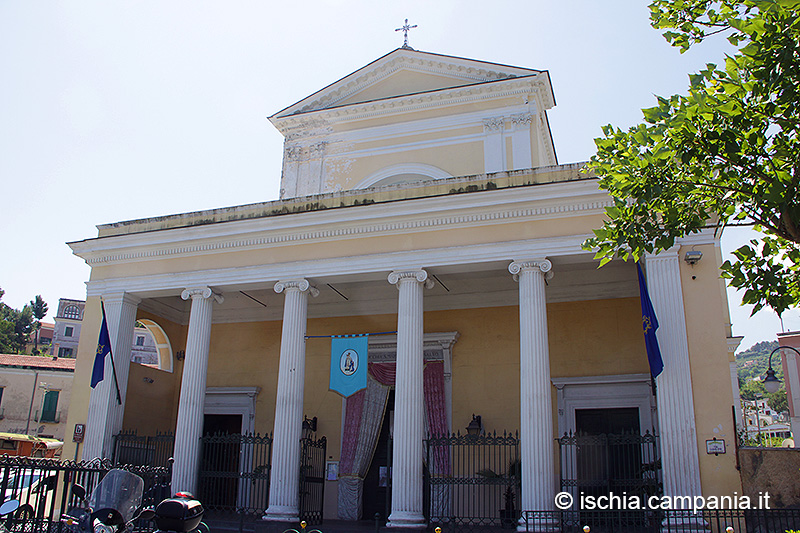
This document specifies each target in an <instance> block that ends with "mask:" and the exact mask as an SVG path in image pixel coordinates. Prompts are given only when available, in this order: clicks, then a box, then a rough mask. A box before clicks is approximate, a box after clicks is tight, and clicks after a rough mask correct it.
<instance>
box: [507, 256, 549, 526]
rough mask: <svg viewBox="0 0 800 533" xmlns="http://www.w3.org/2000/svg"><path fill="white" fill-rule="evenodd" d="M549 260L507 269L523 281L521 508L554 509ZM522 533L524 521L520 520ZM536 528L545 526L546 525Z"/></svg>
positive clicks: (521, 286) (521, 296) (514, 265)
mask: <svg viewBox="0 0 800 533" xmlns="http://www.w3.org/2000/svg"><path fill="white" fill-rule="evenodd" d="M552 266H553V265H552V263H550V261H548V260H547V259H536V260H531V261H514V262H513V263H511V264H510V265H509V267H508V270H509V272H511V273H512V274H514V276H515V278H516V279H517V281H519V380H520V432H519V436H520V465H521V470H522V494H521V495H520V500H521V501H520V506H521V507H520V508H521V509H523V510H532V511H549V510H551V509H553V505H554V503H553V501H554V500H553V498H554V497H555V494H556V491H555V487H556V485H555V466H554V459H553V453H554V450H553V405H552V403H553V402H552V385H551V383H550V349H549V346H548V337H547V307H546V302H545V283H544V282H545V277H552V273H551V272H550V269H551V268H552ZM520 524H521V525H520V527H521V528H522V529H521V530H522V531H525V529H524V528H525V523H524V522H520ZM537 525H542V526H544V525H546V524H545V523H544V521H542V522H539V521H538V519H537Z"/></svg>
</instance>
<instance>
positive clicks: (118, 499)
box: [89, 469, 144, 523]
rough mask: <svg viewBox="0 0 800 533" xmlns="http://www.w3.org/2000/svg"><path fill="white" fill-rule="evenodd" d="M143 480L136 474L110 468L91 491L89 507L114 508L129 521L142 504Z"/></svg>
mask: <svg viewBox="0 0 800 533" xmlns="http://www.w3.org/2000/svg"><path fill="white" fill-rule="evenodd" d="M142 492H144V481H142V478H140V477H139V476H137V475H136V474H132V473H130V472H127V471H125V470H119V469H114V470H111V471H110V472H109V473H108V474H106V477H104V478H103V480H102V481H101V482H100V484H99V485H97V486H96V487H95V489H94V490H93V491H92V497H91V498H89V507H91V508H92V509H93V510H95V511H97V510H99V509H106V508H111V509H116V510H117V511H119V513H120V514H121V515H122V518H123V519H124V520H125V522H126V523H127V522H129V521H130V520H131V519H132V518H133V517H134V515H135V513H136V511H137V510H138V509H139V506H140V505H141V504H142Z"/></svg>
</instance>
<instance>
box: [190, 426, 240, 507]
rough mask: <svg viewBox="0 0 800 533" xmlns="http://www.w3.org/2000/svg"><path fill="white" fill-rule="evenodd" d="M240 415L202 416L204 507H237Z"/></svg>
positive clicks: (202, 486) (201, 489)
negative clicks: (231, 436) (232, 436)
mask: <svg viewBox="0 0 800 533" xmlns="http://www.w3.org/2000/svg"><path fill="white" fill-rule="evenodd" d="M241 432H242V415H205V416H204V417H203V451H202V455H201V460H200V472H201V473H202V474H203V477H201V479H200V485H201V486H200V492H201V494H202V497H203V500H202V502H203V505H205V506H206V508H214V507H217V506H224V507H234V508H235V507H236V500H237V497H238V492H239V491H238V483H239V476H238V472H239V455H240V454H239V452H240V450H241V447H242V445H241V439H239V438H236V437H234V438H230V437H229V436H230V435H235V436H238V435H240V434H241Z"/></svg>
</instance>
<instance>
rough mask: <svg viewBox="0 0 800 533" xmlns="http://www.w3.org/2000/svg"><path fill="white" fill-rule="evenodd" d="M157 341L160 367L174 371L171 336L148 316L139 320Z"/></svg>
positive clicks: (167, 370) (160, 368)
mask: <svg viewBox="0 0 800 533" xmlns="http://www.w3.org/2000/svg"><path fill="white" fill-rule="evenodd" d="M138 322H139V323H140V324H142V325H143V326H144V327H145V328H146V329H147V332H148V333H150V335H152V336H153V340H154V341H155V343H156V352H157V353H158V368H159V370H164V371H166V372H172V344H171V343H170V342H169V337H168V336H167V334H166V332H165V331H164V330H163V329H162V328H161V326H159V325H158V324H157V323H155V322H153V321H152V320H150V319H148V318H140V319H139V320H138Z"/></svg>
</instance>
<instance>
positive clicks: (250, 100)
mask: <svg viewBox="0 0 800 533" xmlns="http://www.w3.org/2000/svg"><path fill="white" fill-rule="evenodd" d="M406 18H408V19H409V23H410V24H416V25H418V28H417V29H414V30H412V31H411V33H410V35H409V44H410V45H411V46H412V47H414V48H416V49H418V50H423V51H427V52H435V53H440V54H448V55H455V56H461V57H467V58H472V59H479V60H487V61H492V62H497V63H505V64H509V65H515V66H522V67H530V68H536V69H546V70H549V72H550V77H551V80H552V83H553V89H554V91H555V95H556V104H557V105H556V107H555V108H554V109H552V110H551V111H550V112H549V119H550V125H551V129H552V131H553V136H554V140H555V145H556V152H557V155H558V159H559V162H560V163H571V162H576V161H584V160H587V159H589V158H590V157H591V155H592V154H593V152H594V142H593V138H594V137H598V136H599V135H600V134H601V131H600V128H601V126H602V125H603V124H607V123H612V124H614V125H617V126H621V127H627V126H629V125H631V124H634V123H636V122H639V121H640V119H641V112H640V109H641V108H643V107H649V106H652V105H654V101H655V100H654V95H655V94H659V95H669V94H673V93H677V92H682V91H683V90H684V88H685V87H686V85H687V74H688V73H690V72H694V71H696V70H698V69H699V68H701V67H702V66H703V65H704V64H705V63H706V62H708V61H714V62H720V61H721V58H722V54H723V51H724V49H725V43H724V41H723V40H718V41H716V42H714V43H709V44H707V45H703V46H702V47H699V48H697V49H694V50H692V51H690V52H689V53H687V54H683V55H681V54H679V53H678V51H677V50H676V49H673V48H671V47H670V46H669V45H668V44H667V43H666V41H664V39H663V38H662V37H661V35H660V34H659V33H658V32H657V31H655V30H653V29H652V28H651V27H650V26H649V24H648V9H647V4H646V2H640V1H637V0H605V1H603V2H599V1H597V0H564V1H558V2H555V1H552V0H547V1H545V0H516V1H511V0H495V1H494V2H490V3H489V2H477V1H471V0H460V1H455V0H437V1H435V2H432V1H430V0H427V1H416V0H412V1H403V2H399V1H398V2H380V1H375V0H369V1H366V0H365V1H349V0H319V1H305V2H272V1H265V0H261V1H252V2H245V1H235V0H233V1H231V0H226V1H224V2H223V1H216V2H208V1H206V2H203V1H196V0H193V1H191V2H189V1H176V0H170V1H169V2H164V1H147V0H140V1H136V2H130V1H126V2H122V1H113V0H102V1H88V0H82V1H73V2H56V1H44V0H41V1H37V0H26V1H22V0H0V185H1V186H2V188H0V198H2V209H1V210H0V228H2V232H1V233H0V250H2V252H0V253H1V254H2V260H1V261H0V287H2V289H3V290H5V292H6V294H5V296H4V298H3V301H4V302H6V303H7V304H9V305H11V306H12V307H15V308H20V307H22V306H23V305H24V304H25V303H27V302H28V301H30V300H31V299H32V298H33V297H34V296H35V295H36V294H41V295H42V296H43V297H44V299H45V301H47V303H48V304H49V306H50V309H51V313H50V315H49V317H48V319H51V317H52V312H55V310H56V307H57V305H58V299H59V298H76V299H83V298H84V297H85V286H84V282H85V281H86V280H87V279H88V277H89V268H88V266H86V265H85V264H84V263H83V261H82V260H81V259H79V258H77V257H75V256H73V255H72V253H71V251H70V249H69V247H68V246H67V245H66V244H65V243H66V242H69V241H76V240H81V239H86V238H91V237H94V236H96V229H95V225H96V224H102V223H108V222H117V221H121V220H129V219H136V218H144V217H150V216H157V215H167V214H172V213H180V212H186V211H196V210H201V209H208V208H215V207H225V206H232V205H239V204H244V203H252V202H260V201H267V200H274V199H276V198H277V196H278V183H279V180H280V173H281V153H282V145H283V139H282V137H281V135H280V134H279V133H278V132H277V130H275V129H274V128H273V127H272V125H271V124H270V123H269V122H268V121H267V120H266V117H267V116H269V115H272V114H273V113H275V112H276V111H279V110H281V109H283V108H284V107H286V106H288V105H290V104H292V103H294V102H296V101H298V100H301V99H302V98H304V97H305V96H307V95H309V94H311V93H313V92H314V91H316V90H318V89H321V88H322V87H324V86H326V85H328V84H329V83H332V82H334V81H336V80H338V79H339V78H341V77H343V76H345V75H347V74H348V73H350V72H352V71H354V70H356V69H358V68H360V67H361V66H363V65H365V64H366V63H369V62H370V61H372V60H374V59H377V58H378V57H380V56H383V55H384V54H386V53H388V52H390V51H391V50H393V49H395V48H397V47H399V46H401V45H402V43H403V36H402V33H400V32H395V31H394V30H395V28H398V27H400V26H401V25H402V24H403V21H404V19H406ZM737 239H739V240H740V238H734V236H732V235H731V236H726V237H725V238H724V240H723V244H724V247H725V249H726V250H727V249H731V248H733V247H735V246H736V245H737V242H736V241H737ZM731 313H732V318H733V324H734V333H735V334H737V335H745V336H746V337H745V340H744V342H743V343H742V346H743V347H748V346H750V345H751V344H753V343H755V342H757V341H760V340H772V339H774V338H775V333H776V332H778V331H780V328H781V326H780V323H779V321H778V320H777V317H775V316H774V314H771V313H767V312H762V313H760V314H759V315H757V316H756V317H755V318H752V319H751V318H748V315H749V310H746V309H742V308H739V307H738V299H737V298H736V297H735V295H733V296H731ZM784 322H785V325H784V327H785V328H787V329H794V330H798V329H800V312H799V311H797V310H794V311H792V312H789V313H787V314H786V315H785V316H784Z"/></svg>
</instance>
